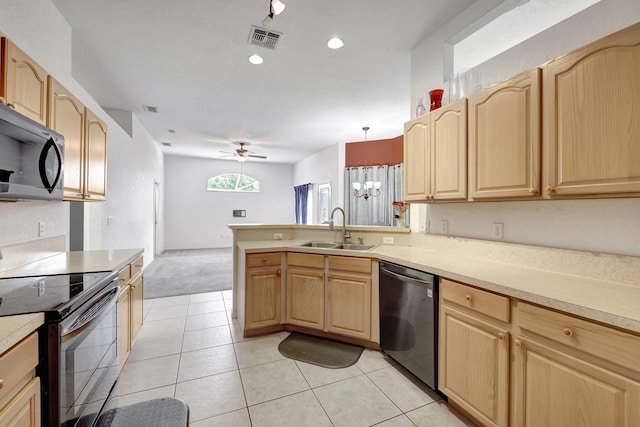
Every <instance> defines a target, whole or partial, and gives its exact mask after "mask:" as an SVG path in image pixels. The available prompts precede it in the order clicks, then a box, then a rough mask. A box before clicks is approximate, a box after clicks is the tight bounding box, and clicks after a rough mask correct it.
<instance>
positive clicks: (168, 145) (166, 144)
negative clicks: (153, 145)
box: [162, 142, 171, 147]
mask: <svg viewBox="0 0 640 427" xmlns="http://www.w3.org/2000/svg"><path fill="white" fill-rule="evenodd" d="M162 145H164V146H165V147H171V143H170V142H163V143H162Z"/></svg>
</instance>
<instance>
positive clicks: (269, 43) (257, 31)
mask: <svg viewBox="0 0 640 427" xmlns="http://www.w3.org/2000/svg"><path fill="white" fill-rule="evenodd" d="M280 36H282V33H278V32H276V31H271V30H267V29H266V28H261V27H256V26H255V25H253V26H251V32H250V33H249V43H251V44H256V45H258V46H262V47H268V48H269V49H275V48H276V46H277V45H278V41H279V40H280Z"/></svg>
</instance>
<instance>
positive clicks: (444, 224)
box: [440, 219, 449, 234]
mask: <svg viewBox="0 0 640 427" xmlns="http://www.w3.org/2000/svg"><path fill="white" fill-rule="evenodd" d="M440 232H441V233H442V234H449V221H447V220H446V219H443V220H442V221H441V222H440Z"/></svg>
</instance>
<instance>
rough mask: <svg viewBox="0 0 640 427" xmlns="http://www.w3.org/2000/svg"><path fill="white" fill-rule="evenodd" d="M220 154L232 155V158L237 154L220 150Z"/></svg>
mask: <svg viewBox="0 0 640 427" xmlns="http://www.w3.org/2000/svg"><path fill="white" fill-rule="evenodd" d="M220 153H224V154H231V155H232V156H235V155H236V153H232V152H230V151H222V150H220Z"/></svg>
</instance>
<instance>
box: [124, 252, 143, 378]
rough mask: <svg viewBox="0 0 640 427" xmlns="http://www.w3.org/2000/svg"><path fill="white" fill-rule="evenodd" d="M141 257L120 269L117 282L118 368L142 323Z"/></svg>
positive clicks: (127, 355) (125, 358)
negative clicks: (118, 288)
mask: <svg viewBox="0 0 640 427" xmlns="http://www.w3.org/2000/svg"><path fill="white" fill-rule="evenodd" d="M143 265H144V259H143V257H138V258H136V260H135V261H133V262H132V263H131V264H129V265H127V266H126V267H124V268H123V269H122V270H120V272H119V274H118V283H119V285H120V298H119V300H118V310H119V311H118V362H119V365H120V368H122V366H123V365H124V362H126V361H127V357H129V353H130V352H131V349H133V345H134V344H135V341H136V338H137V337H138V333H139V332H140V328H142V323H143V309H144V275H143V274H142V267H143Z"/></svg>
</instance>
